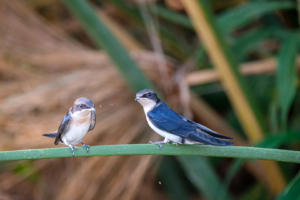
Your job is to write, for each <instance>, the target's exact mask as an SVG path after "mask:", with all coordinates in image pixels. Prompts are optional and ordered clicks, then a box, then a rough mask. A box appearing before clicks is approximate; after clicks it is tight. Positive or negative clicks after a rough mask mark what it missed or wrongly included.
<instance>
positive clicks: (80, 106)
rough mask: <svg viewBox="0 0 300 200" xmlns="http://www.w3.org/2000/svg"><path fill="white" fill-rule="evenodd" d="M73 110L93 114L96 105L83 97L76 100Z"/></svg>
mask: <svg viewBox="0 0 300 200" xmlns="http://www.w3.org/2000/svg"><path fill="white" fill-rule="evenodd" d="M73 110H74V111H75V112H76V111H83V112H91V111H96V109H95V106H94V103H93V102H92V101H91V100H89V99H87V98H85V97H81V98H78V99H76V101H75V102H74V105H73Z"/></svg>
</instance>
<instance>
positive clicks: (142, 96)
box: [135, 89, 159, 108]
mask: <svg viewBox="0 0 300 200" xmlns="http://www.w3.org/2000/svg"><path fill="white" fill-rule="evenodd" d="M135 100H136V101H138V102H139V103H140V104H141V105H142V106H143V107H144V108H145V107H149V108H153V107H154V106H155V105H156V103H157V102H158V101H159V98H158V97H157V95H156V93H155V92H154V91H153V90H150V89H144V90H141V91H139V92H138V93H137V94H136V98H135Z"/></svg>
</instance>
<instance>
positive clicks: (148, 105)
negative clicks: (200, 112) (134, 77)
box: [136, 89, 234, 146]
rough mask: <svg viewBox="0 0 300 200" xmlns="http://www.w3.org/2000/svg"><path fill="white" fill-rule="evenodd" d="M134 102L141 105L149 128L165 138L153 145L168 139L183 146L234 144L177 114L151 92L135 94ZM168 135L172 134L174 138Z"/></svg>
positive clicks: (145, 91) (143, 91)
mask: <svg viewBox="0 0 300 200" xmlns="http://www.w3.org/2000/svg"><path fill="white" fill-rule="evenodd" d="M136 100H138V101H139V103H141V104H142V105H143V107H144V111H145V114H146V117H147V120H148V123H149V125H150V126H151V128H152V129H154V130H155V131H156V132H157V133H159V132H161V133H159V134H160V135H162V136H164V137H165V141H162V142H156V143H155V144H158V145H160V144H162V143H168V141H169V139H170V140H172V138H173V140H174V139H175V140H176V141H173V140H172V141H173V142H175V143H183V144H185V143H188V144H192V143H201V144H210V145H218V146H231V145H233V144H234V143H233V142H228V141H224V140H231V139H232V138H230V137H227V136H223V135H221V134H219V133H217V132H215V131H213V130H211V129H209V128H207V127H205V126H203V125H201V124H198V123H196V122H193V121H191V120H189V119H187V118H185V117H183V116H181V115H179V114H177V113H176V112H175V111H173V110H172V109H171V108H170V107H169V106H168V105H166V104H165V103H164V102H163V101H162V100H160V99H159V98H158V97H157V95H156V94H155V92H154V91H153V90H149V89H146V90H142V91H140V92H139V93H137V98H136ZM166 133H167V134H166ZM168 134H173V135H174V136H175V137H173V136H172V135H168ZM176 136H178V137H176ZM167 137H169V138H167ZM171 137H172V138H171ZM178 138H179V139H178ZM160 146H161V145H160Z"/></svg>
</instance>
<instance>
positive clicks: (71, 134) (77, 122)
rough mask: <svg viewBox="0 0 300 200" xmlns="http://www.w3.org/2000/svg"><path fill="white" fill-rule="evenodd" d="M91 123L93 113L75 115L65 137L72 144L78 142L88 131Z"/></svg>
mask: <svg viewBox="0 0 300 200" xmlns="http://www.w3.org/2000/svg"><path fill="white" fill-rule="evenodd" d="M90 124H91V114H89V115H84V116H82V115H81V116H78V115H74V116H72V119H71V122H70V125H69V130H68V131H67V133H66V134H65V136H64V137H65V138H66V140H67V141H68V142H69V143H70V144H72V145H75V144H78V143H79V142H80V141H81V140H82V138H83V137H84V136H85V135H86V133H87V132H88V130H89V128H90Z"/></svg>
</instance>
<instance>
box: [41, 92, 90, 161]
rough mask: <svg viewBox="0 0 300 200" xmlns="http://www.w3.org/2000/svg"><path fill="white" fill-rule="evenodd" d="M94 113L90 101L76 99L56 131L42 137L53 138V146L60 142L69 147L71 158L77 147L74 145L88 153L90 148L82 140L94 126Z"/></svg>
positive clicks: (83, 98)
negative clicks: (79, 146)
mask: <svg viewBox="0 0 300 200" xmlns="http://www.w3.org/2000/svg"><path fill="white" fill-rule="evenodd" d="M95 111H96V109H95V106H94V103H93V102H92V101H91V100H89V99H87V98H85V97H81V98H78V99H76V101H75V102H74V105H73V106H72V107H71V108H70V109H69V111H68V112H67V114H66V115H65V117H64V118H63V120H62V121H61V123H60V125H59V127H58V130H57V131H54V132H52V133H46V134H43V136H46V137H49V138H55V141H54V144H55V145H58V144H59V142H62V143H63V144H65V145H67V146H69V147H70V148H71V150H72V156H73V157H74V148H75V149H76V150H77V147H76V146H74V145H76V144H78V143H79V142H80V143H81V144H82V146H83V147H85V148H86V150H87V152H89V148H90V146H89V145H86V144H84V143H83V142H82V138H83V137H84V136H85V135H86V133H87V132H89V131H91V130H93V129H94V128H95V126H96V115H95V113H94V112H95Z"/></svg>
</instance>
